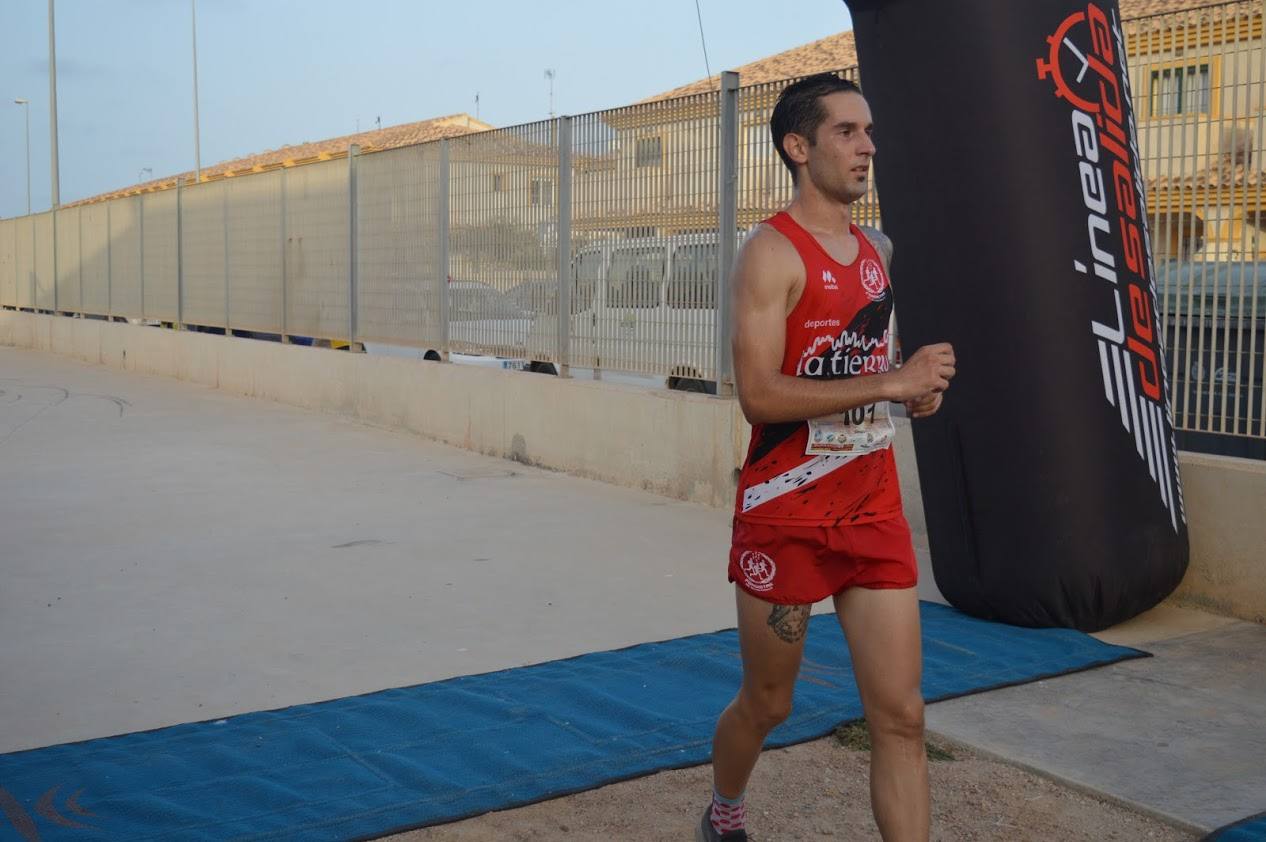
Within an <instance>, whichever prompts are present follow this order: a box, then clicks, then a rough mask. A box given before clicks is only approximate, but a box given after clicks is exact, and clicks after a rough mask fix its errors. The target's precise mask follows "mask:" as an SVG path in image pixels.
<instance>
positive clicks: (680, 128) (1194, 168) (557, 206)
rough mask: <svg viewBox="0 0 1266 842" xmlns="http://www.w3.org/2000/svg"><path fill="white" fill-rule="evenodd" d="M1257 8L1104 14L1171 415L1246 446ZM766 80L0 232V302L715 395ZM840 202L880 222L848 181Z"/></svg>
mask: <svg viewBox="0 0 1266 842" xmlns="http://www.w3.org/2000/svg"><path fill="white" fill-rule="evenodd" d="M1261 11H1262V5H1261V3H1259V2H1257V0H1251V2H1233V3H1223V4H1219V5H1214V6H1207V7H1204V8H1201V9H1197V10H1194V11H1183V12H1177V13H1171V14H1166V15H1158V16H1153V17H1148V18H1140V19H1136V20H1131V21H1127V22H1126V23H1125V25H1124V34H1125V39H1126V43H1127V50H1128V53H1129V57H1128V60H1129V65H1130V68H1131V80H1132V85H1133V93H1134V99H1135V105H1136V111H1137V115H1138V131H1139V144H1140V153H1141V156H1142V158H1143V162H1144V172H1145V175H1146V177H1147V179H1148V195H1149V202H1150V205H1149V207H1150V213H1151V217H1152V218H1151V220H1150V223H1151V226H1150V227H1151V232H1152V243H1153V247H1154V251H1155V254H1156V260H1157V266H1156V268H1157V272H1156V277H1157V293H1158V301H1159V303H1160V307H1161V312H1162V316H1163V322H1164V324H1165V325H1166V335H1165V346H1166V353H1167V356H1168V358H1169V359H1168V361H1169V370H1170V372H1171V378H1172V385H1173V390H1172V394H1171V398H1172V401H1173V409H1174V417H1175V421H1176V425H1177V427H1178V428H1179V429H1180V430H1183V431H1189V432H1195V433H1204V432H1208V433H1217V434H1223V435H1231V436H1239V437H1251V438H1255V439H1259V440H1262V439H1266V391H1263V389H1262V370H1263V346H1264V345H1266V330H1264V329H1263V320H1264V319H1266V237H1263V228H1264V227H1266V214H1264V213H1263V212H1262V208H1263V203H1262V197H1263V189H1262V186H1263V181H1264V180H1266V173H1264V172H1263V171H1262V169H1261V156H1262V151H1263V150H1262V135H1263V130H1264V129H1266V126H1264V125H1263V123H1264V117H1263V107H1264V106H1263V103H1266V49H1264V48H1263V40H1262V14H1261ZM839 72H840V73H841V75H844V76H846V77H848V78H853V79H857V74H856V69H855V68H850V69H844V70H841V71H839ZM789 81H791V80H784V81H780V82H777V83H770V84H762V85H755V86H750V87H746V88H740V87H739V79H738V76H737V75H736V74H733V73H727V74H724V75H723V76H722V77H721V80H720V84H719V85H718V87H717V89H715V90H713V91H710V92H708V93H703V94H698V95H694V96H688V97H679V98H674V99H665V100H660V101H652V102H646V103H640V104H637V105H633V106H628V107H623V108H615V109H611V110H607V111H600V112H594V113H591V114H583V115H579V116H575V117H563V118H559V119H555V120H547V121H541V122H537V123H530V124H526V125H522V126H514V127H511V128H506V129H498V130H495V131H489V132H483V133H478V134H472V135H466V136H463V137H459V138H453V139H450V140H447V141H437V142H433V143H427V144H421V145H418V146H413V147H406V148H401V149H392V150H388V151H382V152H373V153H371V154H365V155H360V154H357V153H356V151H355V150H353V152H352V154H350V155H349V156H348V157H347V158H344V159H336V160H330V161H323V162H320V163H315V164H305V165H302V166H296V167H288V168H284V169H280V170H275V171H272V172H264V173H258V174H252V175H246V176H236V177H232V178H223V179H220V180H216V181H209V182H204V183H201V184H195V185H185V186H183V187H178V188H177V189H174V190H168V191H165V192H154V193H146V194H143V195H138V196H129V197H126V198H121V199H114V200H110V201H107V202H101V203H94V204H86V205H83V206H80V207H71V208H65V209H62V210H60V211H58V212H57V214H56V219H54V215H53V214H52V213H44V214H37V215H34V216H31V217H22V218H17V219H10V220H2V221H0V305H3V306H7V307H15V308H22V309H36V310H43V311H48V312H59V313H82V314H84V315H88V316H109V317H127V318H133V319H143V320H146V321H150V322H155V323H166V324H170V325H183V326H190V327H203V328H209V329H216V330H220V329H225V330H229V331H233V332H239V333H240V332H251V333H253V334H255V335H275V336H278V337H281V338H292V337H313V338H320V339H327V340H338V341H345V342H350V343H364V344H365V345H366V346H367V347H369V348H370V350H374V346H375V345H394V346H408V347H411V348H414V349H417V350H418V351H419V352H432V353H430V354H428V355H429V356H433V357H435V358H442V357H444V356H445V355H447V354H449V353H468V354H481V355H494V356H500V357H504V358H510V359H515V360H523V361H532V362H534V363H535V364H536V365H537V366H538V367H555V368H556V369H557V370H559V372H560V373H563V374H566V373H568V371H569V369H571V368H585V369H593V370H595V371H600V370H620V371H628V372H636V373H640V374H643V375H653V376H658V377H660V378H663V380H664V381H666V382H667V383H668V385H672V386H676V387H679V388H687V389H708V390H711V389H713V388H717V389H718V390H719V391H721V392H722V393H726V392H728V391H729V389H730V388H731V383H732V375H731V364H730V360H729V355H728V329H727V328H728V324H729V318H728V313H727V307H728V296H727V295H726V294H725V289H724V285H725V279H726V276H727V274H728V270H729V268H730V266H731V265H732V262H733V258H734V254H735V251H736V249H737V247H738V244H739V242H740V241H741V239H742V237H743V235H744V233H745V232H746V231H747V230H749V229H750V228H751V226H753V225H754V224H756V223H757V222H759V221H760V220H761V219H764V218H766V217H768V216H769V215H771V214H772V213H774V212H776V211H777V210H778V209H779V208H781V207H783V206H784V205H785V204H786V203H787V201H788V200H789V199H790V198H791V191H792V185H791V179H790V176H789V174H788V172H787V170H786V169H785V167H784V166H783V165H782V163H781V161H780V160H779V158H778V156H777V154H776V153H775V152H774V150H773V148H772V144H771V143H770V141H769V128H768V125H769V117H770V113H771V111H772V109H773V106H774V103H775V102H776V100H777V96H778V93H779V91H781V89H782V88H783V87H784V86H785V85H786V84H787V83H788V82H789ZM855 214H856V218H857V220H858V222H860V223H863V224H871V225H878V224H879V223H880V206H879V201H878V195H877V193H876V192H875V191H874V188H873V183H872V190H871V192H870V193H869V194H868V195H867V196H866V197H865V198H864V199H863V200H862V201H861V202H859V203H858V205H856V206H855Z"/></svg>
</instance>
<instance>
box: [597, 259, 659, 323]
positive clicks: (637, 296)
mask: <svg viewBox="0 0 1266 842" xmlns="http://www.w3.org/2000/svg"><path fill="white" fill-rule="evenodd" d="M664 262H665V261H664V252H663V250H662V249H654V250H653V251H630V250H628V249H618V250H616V251H614V252H612V254H611V268H610V270H609V271H608V272H607V302H608V304H609V305H610V306H611V307H636V308H639V309H653V308H656V307H658V306H659V291H660V288H661V287H662V286H663V284H664Z"/></svg>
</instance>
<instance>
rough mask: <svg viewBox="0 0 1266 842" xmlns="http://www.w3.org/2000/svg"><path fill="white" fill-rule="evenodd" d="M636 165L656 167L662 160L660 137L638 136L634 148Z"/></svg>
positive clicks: (662, 140)
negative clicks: (635, 147) (635, 148)
mask: <svg viewBox="0 0 1266 842" xmlns="http://www.w3.org/2000/svg"><path fill="white" fill-rule="evenodd" d="M636 158H637V162H636V163H637V166H639V167H658V166H659V165H660V164H662V163H663V161H664V139H663V138H662V137H639V138H638V139H637V150H636Z"/></svg>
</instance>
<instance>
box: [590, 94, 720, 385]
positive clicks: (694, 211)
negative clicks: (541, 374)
mask: <svg viewBox="0 0 1266 842" xmlns="http://www.w3.org/2000/svg"><path fill="white" fill-rule="evenodd" d="M719 103H720V101H719V95H718V94H717V93H708V94H701V95H698V96H691V97H685V98H682V99H675V100H667V101H663V102H656V103H650V104H646V105H638V106H633V107H629V108H620V109H615V110H612V111H604V112H599V113H594V114H586V115H583V116H580V117H576V118H574V120H573V124H572V138H573V144H572V170H573V175H572V185H573V187H572V190H573V198H572V260H571V270H572V271H571V279H570V281H571V283H572V285H573V286H572V291H571V298H572V304H573V306H572V310H573V314H574V315H573V317H572V324H571V333H572V336H571V352H572V360H573V363H574V364H575V365H578V366H592V367H595V368H597V367H601V368H611V369H618V370H624V371H632V372H642V373H646V374H661V375H666V376H670V377H684V378H689V379H691V380H699V379H702V380H709V379H713V378H714V377H715V376H716V359H715V356H716V354H715V343H716V286H717V277H716V272H717V221H718V181H719V178H718V174H717V173H718V166H719V163H720V162H719V156H718V151H719V144H720V113H719V110H718V109H719Z"/></svg>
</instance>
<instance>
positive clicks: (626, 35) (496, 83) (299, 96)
mask: <svg viewBox="0 0 1266 842" xmlns="http://www.w3.org/2000/svg"><path fill="white" fill-rule="evenodd" d="M700 2H701V6H702V10H703V22H704V27H705V32H706V34H707V41H708V57H709V59H710V61H711V66H712V71H713V73H716V72H718V71H719V70H723V69H729V68H733V67H737V66H738V65H741V64H744V63H746V62H749V61H752V60H754V59H757V58H761V57H763V56H767V55H772V54H774V53H777V52H781V51H782V50H785V49H788V48H790V47H794V46H797V45H799V44H803V43H805V42H808V41H813V40H815V39H817V38H822V37H824V36H826V35H830V34H832V33H835V32H840V31H842V30H845V29H848V28H849V27H850V24H849V18H848V10H847V9H846V7H845V6H844V4H843V2H841V0H798V1H797V2H794V3H788V4H785V5H784V4H777V3H775V2H772V0H700ZM197 4H198V5H197V10H198V81H199V88H200V97H199V102H200V117H201V125H202V161H203V163H204V164H211V163H214V162H216V161H222V160H226V159H230V158H234V157H238V156H240V155H245V154H249V153H252V152H258V151H262V150H265V149H272V148H276V147H278V146H282V145H284V144H287V143H300V142H303V141H308V140H319V139H321V138H326V137H333V136H337V135H341V134H349V133H351V132H354V131H356V129H357V120H359V121H360V128H361V129H362V130H364V129H368V128H371V127H372V126H373V123H374V120H375V118H377V117H379V116H381V118H382V125H384V126H388V125H395V124H398V123H407V122H412V121H415V120H423V119H426V118H429V117H436V116H441V115H444V114H452V113H456V112H462V111H465V112H470V113H474V110H475V94H476V92H478V93H479V95H480V117H481V118H482V119H484V120H486V121H487V122H490V123H493V124H494V125H498V126H508V125H513V124H516V123H522V122H528V121H531V120H537V119H541V118H543V117H545V116H546V115H547V114H548V112H549V89H548V84H547V82H546V80H545V78H544V75H545V69H546V68H553V69H554V70H555V72H556V80H555V110H556V111H557V112H558V113H560V114H580V113H584V112H587V111H595V110H599V109H603V108H610V107H614V106H618V105H625V104H628V103H630V102H633V101H636V100H638V99H641V98H643V97H647V96H651V95H653V94H656V93H659V92H661V91H665V90H668V89H670V88H674V87H676V86H678V85H682V84H686V83H688V82H691V81H694V80H696V79H701V78H703V77H704V76H705V75H706V73H705V70H704V61H703V53H702V50H701V48H700V44H699V26H698V22H697V19H696V15H695V3H694V0H639V2H636V3H603V2H593V0H590V2H581V0H538V1H537V2H535V3H526V2H514V3H511V2H506V0H495V1H494V0H464V1H463V0H457V2H454V0H444V2H438V0H415V2H407V0H374V1H373V2H369V0H361V2H346V1H345V2H339V3H335V2H329V0H306V2H298V0H197ZM189 8H190V3H189V0H57V21H56V28H57V88H58V122H59V134H60V159H61V200H62V202H63V203H65V202H71V201H74V200H76V199H80V198H84V197H86V196H91V195H94V194H97V193H101V192H103V191H106V190H109V189H112V188H115V187H121V186H124V185H126V184H131V183H134V182H136V181H137V179H138V172H139V171H140V170H141V168H143V167H151V168H152V169H153V171H154V175H155V176H161V175H168V174H172V173H175V172H180V171H183V170H185V169H192V168H193V159H194V149H193V105H192V88H193V82H192V78H193V73H192V63H191V59H190V26H189V14H190V13H189ZM47 12H48V5H47V0H0V217H8V216H15V215H19V214H22V213H25V211H26V162H25V157H24V155H25V153H24V149H25V140H24V138H25V134H24V132H25V128H24V123H23V114H22V108H21V107H19V106H17V105H14V104H13V99H14V98H16V97H25V98H27V99H29V100H31V104H30V106H29V108H30V117H31V201H32V207H33V209H34V210H35V211H36V212H38V211H40V210H43V209H46V208H47V207H48V206H49V196H50V185H49V182H50V175H49V115H48V64H47V61H48V28H47V20H48V18H47ZM145 178H147V179H148V178H149V176H148V175H146V176H145Z"/></svg>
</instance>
